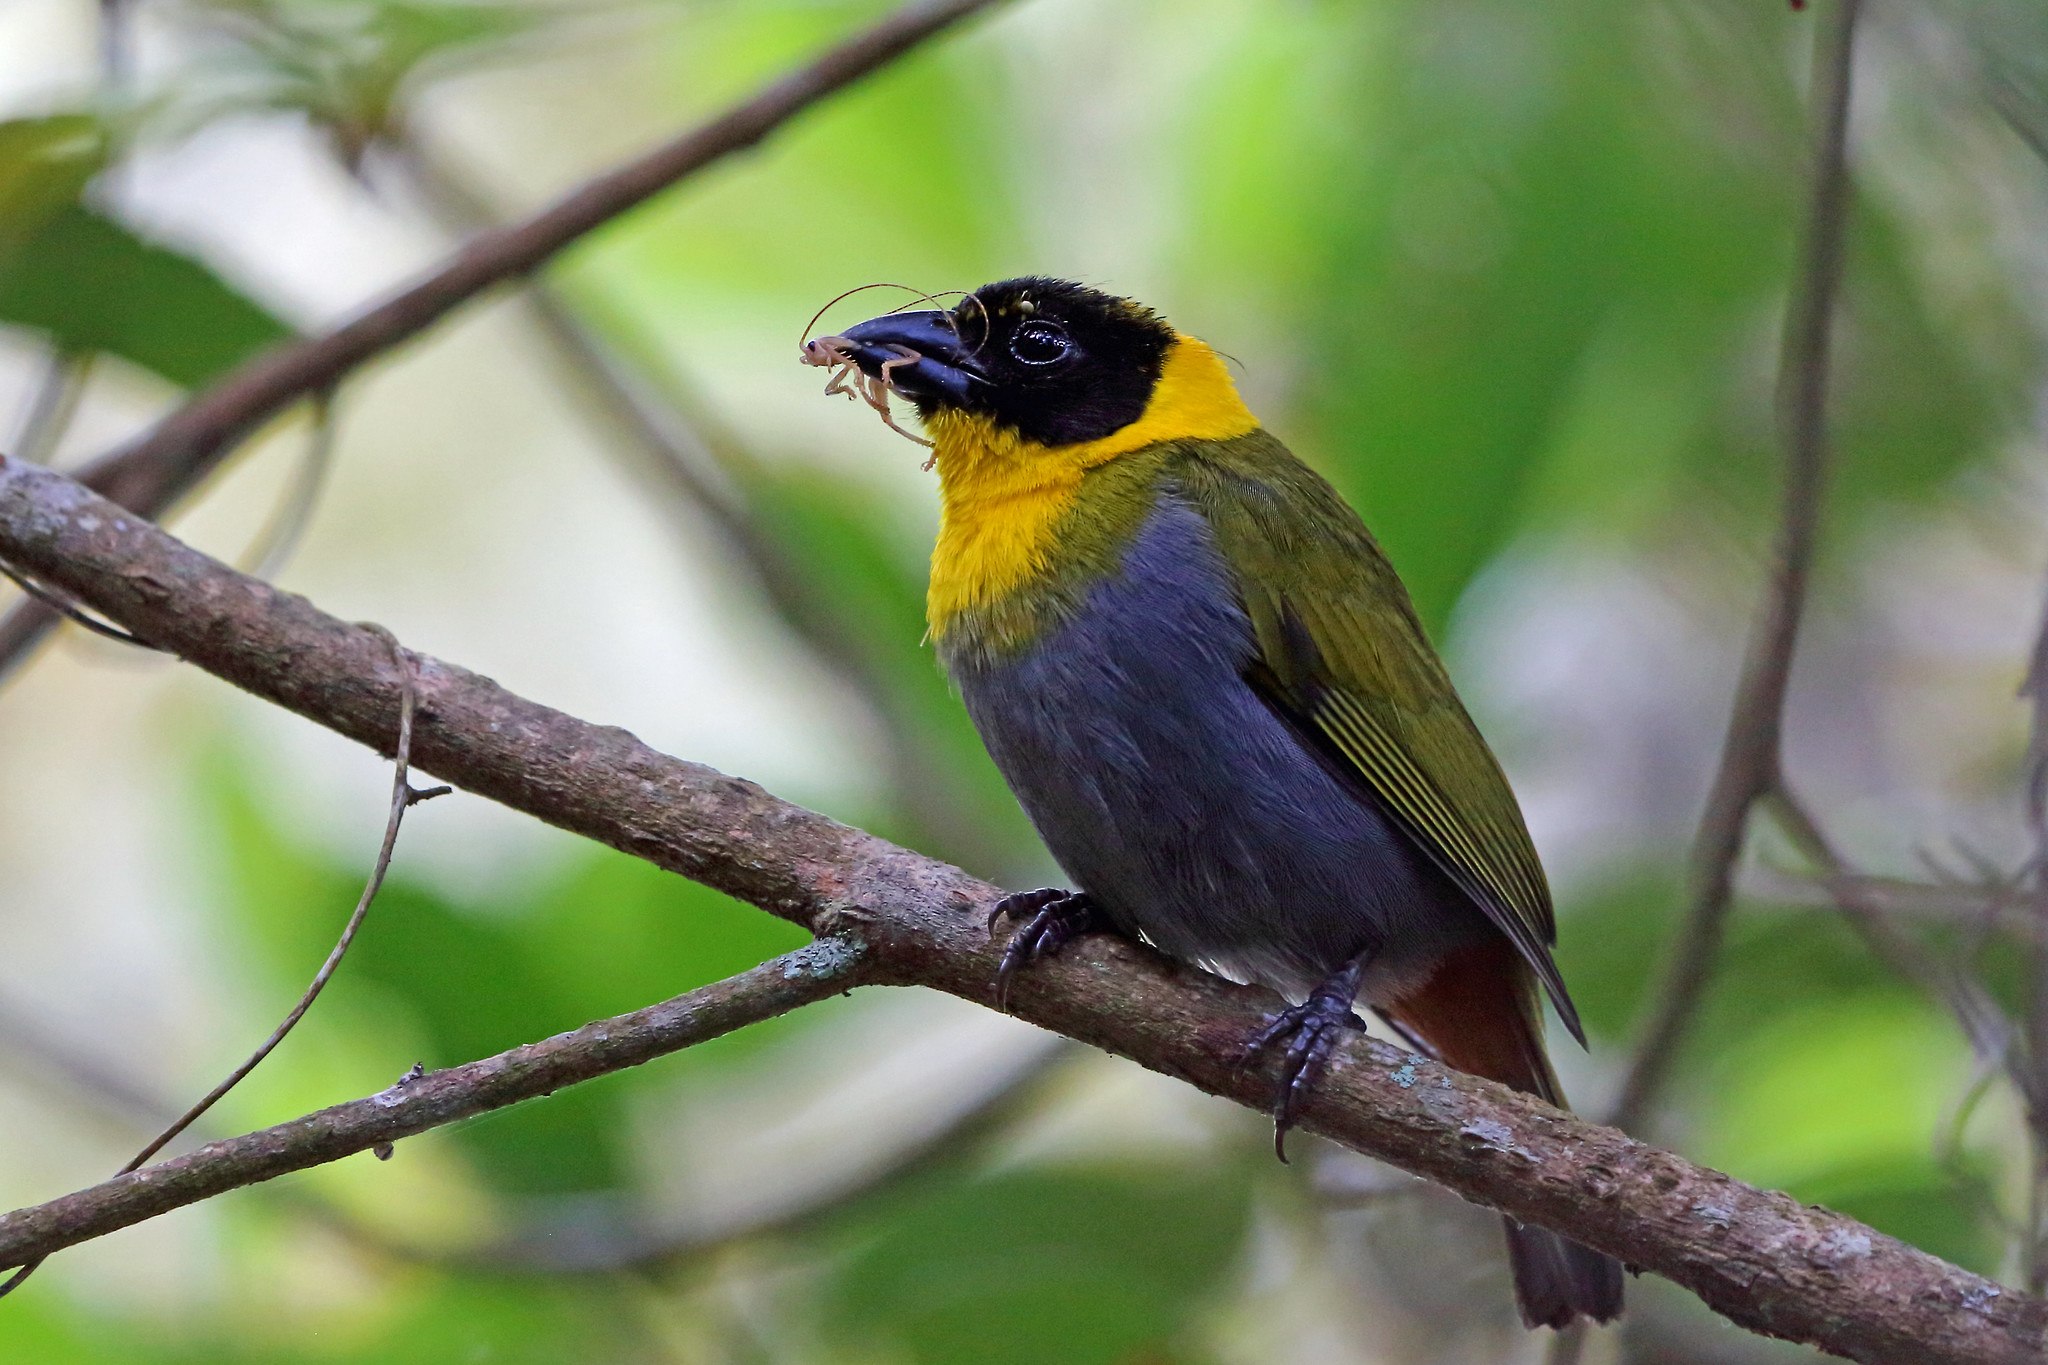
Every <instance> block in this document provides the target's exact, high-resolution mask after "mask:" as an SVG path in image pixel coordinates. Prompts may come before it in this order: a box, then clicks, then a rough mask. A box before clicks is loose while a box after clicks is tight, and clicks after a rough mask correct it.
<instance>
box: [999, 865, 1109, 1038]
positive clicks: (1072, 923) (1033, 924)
mask: <svg viewBox="0 0 2048 1365" xmlns="http://www.w3.org/2000/svg"><path fill="white" fill-rule="evenodd" d="M1005 919H1012V920H1021V921H1023V927H1022V928H1020V929H1018V930H1017V932H1016V933H1014V934H1012V935H1011V936H1010V944H1009V946H1008V947H1007V948H1005V949H1003V962H1002V965H1001V966H1000V967H997V968H996V1008H997V1009H1004V1010H1006V1009H1008V1008H1009V1007H1010V981H1011V978H1013V977H1015V976H1016V975H1017V973H1018V972H1019V971H1020V970H1021V969H1023V968H1024V967H1025V966H1026V965H1028V964H1029V963H1032V962H1036V961H1037V960H1038V959H1039V958H1041V957H1051V956H1052V955H1053V954H1054V953H1057V952H1058V951H1059V950H1060V949H1062V948H1064V947H1066V946H1067V944H1069V943H1071V942H1073V941H1074V940H1075V939H1076V938H1079V937H1080V936H1081V935H1082V934H1092V933H1095V932H1097V931H1099V930H1103V929H1107V928H1108V927H1109V923H1108V921H1106V920H1105V919H1103V917H1102V911H1101V910H1100V909H1098V908H1097V907H1096V904H1095V902H1094V901H1092V900H1090V899H1089V897H1088V893H1087V892H1085V891H1066V890H1062V889H1061V888H1059V887H1055V886H1048V887H1044V888H1042V889H1040V890H1037V891H1019V892H1018V893H1017V894H1016V895H1014V896H1009V897H1006V898H1004V899H1003V900H1000V901H998V902H996V908H995V909H993V910H991V911H989V916H988V931H989V933H990V934H991V935H993V934H994V933H995V931H996V922H997V921H999V920H1005Z"/></svg>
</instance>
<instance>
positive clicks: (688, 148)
mask: <svg viewBox="0 0 2048 1365" xmlns="http://www.w3.org/2000/svg"><path fill="white" fill-rule="evenodd" d="M995 3H996V0H913V3H911V4H907V5H905V6H904V7H903V8H901V9H899V10H897V11H896V12H895V13H893V14H891V15H889V16H888V17H887V18H885V19H883V20H882V21H881V22H879V23H877V24H875V25H874V26H872V27H870V28H868V29H865V30H863V31H862V32H860V33H858V34H856V35H855V36H854V37H852V38H849V39H848V40H846V41H845V42H843V43H841V44H839V45H838V46H837V47H834V48H832V49H831V50H829V51H827V52H826V53H824V54H823V55H822V56H820V57H818V58H817V59H816V60H815V61H813V62H811V63H810V64H809V65H807V66H803V67H800V68H798V69H797V70H795V71H792V72H790V73H789V74H787V75H785V76H783V77H781V78H780V79H779V80H776V81H774V82H772V83H771V84H769V85H768V86H766V87H765V88H763V89H762V90H760V91H759V92H758V93H756V94H755V95H753V96H752V97H751V98H749V99H746V100H744V101H742V102H741V103H739V104H737V105H734V106H733V107H732V108H730V109H728V110H727V111H726V112H725V113H723V114H720V115H719V116H718V117H716V118H714V119H712V120H711V121H710V122H708V123H705V124H702V125H700V126H699V127H697V128H695V129H692V130H691V131H690V132H688V133H685V134H684V135H683V136H681V137H679V138H677V139H675V140H674V141H673V142H670V143H667V144H665V145H664V146H662V147H659V148H656V149H655V150H654V151H652V152H649V153H647V154H646V155H645V156H642V157H640V158H639V159H638V160H635V161H630V162H628V163H626V164H625V165H623V166H620V167H618V168H616V169H614V170H611V171H608V172H606V173H605V174H603V175H601V176H598V177H597V178H596V179H594V180H591V181H589V182H588V183H586V184H584V185H583V186H581V187H580V188H578V189H576V190H574V191H572V192H570V193H569V194H568V195H566V196H564V197H563V198H562V199H560V200H558V201H556V202H555V203H554V204H552V205H550V206H549V207H547V208H545V209H543V210H541V211H540V212H539V213H537V214H535V215H533V216H532V217H530V218H527V219H526V220H524V221H522V222H519V223H514V224H511V225H509V226H507V227H503V228H498V229H495V230H493V231H490V232H485V233H482V234H479V235H478V236H477V237H475V238H474V239H472V240H471V241H470V242H468V243H467V244H465V245H464V246H463V247H462V248H461V249H460V250H458V251H457V252H456V253H455V254H454V255H453V256H452V257H450V258H449V260H448V261H447V262H446V263H445V264H444V265H442V266H441V268H440V269H438V270H436V271H434V272H433V273H432V274H430V275H428V276H426V277H425V278H424V279H422V280H420V281H419V282H418V283H417V284H414V285H412V286H411V287H409V288H407V289H404V290H402V291H400V292H399V293H397V294H394V295H393V296H391V297H390V298H388V299H386V300H385V301H384V302H382V303H379V304H377V305H375V306H373V307H371V308H369V309H368V310H366V311H365V312H363V313H361V314H359V315H358V316H356V317H355V318H353V319H351V320H350V321H348V322H345V323H343V324H342V325H341V326H339V327H337V328H335V329H334V330H333V331H331V332H328V333H327V334H325V335H324V336H319V337H313V338H309V339H307V340H305V341H299V342H294V343H292V344H290V345H286V346H282V347H279V348H278V349H276V350H273V351H270V352H267V353H266V354H264V355H261V356H258V357H257V358H256V359H255V360H253V361H250V362H249V363H248V364H246V365H244V366H242V367H241V368H240V369H238V370H236V371H235V372H234V373H232V374H230V375H229V376H227V378H225V379H223V380H222V381H221V382H220V383H218V384H216V385H215V386H213V387H212V388H210V389H208V390H206V391H205V392H204V393H202V394H199V395H198V396H197V397H195V398H193V399H192V400H191V401H189V402H187V403H186V404H185V405H184V406H183V407H181V408H179V409H177V410H176V411H175V412H173V413H171V414H170V415H169V416H168V417H166V418H164V419H163V420H162V421H161V422H159V423H157V424H156V426H155V427H153V428H151V429H150V430H149V432H148V433H146V434H145V435H143V436H142V437H141V438H139V439H138V440H136V441H135V442H133V443H131V444H130V445H127V446H125V447H122V448H120V449H118V450H115V451H113V452H110V453H109V454H107V455H104V456H102V457H100V458H99V459H98V460H95V461H94V462H93V463H92V464H91V465H89V466H88V467H87V468H86V469H85V470H84V471H83V472H82V474H81V477H82V478H83V479H84V481H85V482H86V483H87V484H88V485H89V486H91V487H92V488H94V489H96V490H98V491H99V492H101V493H104V494H105V495H106V496H108V497H109V498H112V499H113V500H114V501H115V502H118V503H120V504H121V505H122V506H124V507H127V508H130V509H132V510H134V511H137V512H140V513H142V514H143V515H144V516H149V517H155V516H158V515H160V514H161V513H163V512H164V511H165V510H166V509H167V508H169V507H170V506H171V505H172V504H173V503H175V502H176V501H177V500H178V499H179V498H181V497H182V496H184V494H185V493H187V492H189V491H190V490H191V489H192V488H193V487H194V486H195V485H196V484H197V483H198V482H199V481H200V480H201V479H202V478H204V477H205V476H206V475H207V474H208V473H209V472H210V471H211V470H213V468H214V467H215V466H216V465H218V464H219V463H220V461H221V460H222V459H224V458H225V457H226V455H227V454H228V452H229V451H230V450H231V449H232V448H233V445H234V443H235V441H236V440H237V439H239V438H240V437H241V436H243V435H244V434H246V433H247V432H248V431H250V430H251V429H252V428H254V427H256V426H257V425H259V424H260V423H262V422H264V421H265V420H267V419H269V418H271V417H273V416H275V415H276V414H277V413H279V412H281V411H283V410H284V409H285V408H286V407H288V406H290V405H291V404H292V403H294V402H297V401H298V400H300V399H302V398H305V397H307V396H308V395H311V394H315V393H319V392H322V391H324V390H327V389H330V388H332V387H333V386H334V385H335V383H336V382H337V381H338V380H340V379H342V378H343V377H344V376H346V375H347V374H349V373H350V372H351V371H353V370H355V369H356V368H358V367H359V366H361V365H362V364H364V363H365V362H366V361H369V360H371V359H373V358H375V357H376V356H378V355H381V354H383V353H384V352H386V351H388V350H391V349H392V348H393V347H396V346H398V345H400V344H401V343H403V342H406V341H409V340H411V339H412V338H413V337H415V336H418V335H419V334H420V333H421V332H424V331H425V330H427V328H429V327H431V326H433V325H434V324H435V323H436V322H439V321H440V320H441V319H442V318H444V317H446V316H447V315H448V314H449V313H451V312H453V311H454V310H455V309H456V308H458V307H460V306H461V305H463V304H464V303H467V302H468V301H469V300H470V299H472V298H475V297H476V296H477V295H478V294H481V293H483V292H484V291H485V290H488V289H490V288H492V287H493V286H495V285H499V284H503V283H505V282H506V281H508V280H512V279H516V278H518V277H520V276H523V275H527V274H530V273H531V272H533V271H534V270H536V269H538V268H539V267H540V266H542V265H544V264H546V263H547V261H548V260H549V259H550V258H551V257H553V256H554V255H555V254H556V253H558V252H560V251H561V250H562V249H563V248H564V247H566V246H568V245H569V244H571V243H572V242H574V241H576V240H577V239H578V238H580V237H582V236H583V235H584V234H586V233H588V232H590V231H592V230H593V229H595V228H598V227H601V226H603V225H604V224H605V223H607V222H609V221H611V220H612V219H614V218H616V217H618V216H619V215H620V214H622V213H624V212H626V211H627V210H629V209H632V208H635V207H637V206H638V205H640V204H642V203H644V202H645V201H646V200H648V199H650V198H652V197H653V196H654V195H656V194H658V193H660V192H661V191H662V190H665V189H667V188H669V187H670V186H671V185H674V184H675V183H676V182H677V181H679V180H682V179H683V178H685V177H686V176H689V175H692V174H694V173H695V172H697V171H700V170H702V169H703V168H704V167H706V166H709V165H711V164H712V163H714V162H716V161H719V160H721V159H722V158H724V157H726V156H729V155H731V154H732V153H734V152H738V151H743V150H745V149H747V148H749V147H752V146H753V145H754V144H756V143H758V142H759V141H761V139H763V138H765V137H766V136H768V134H769V133H771V132H773V131H775V129H777V128H778V127H780V126H781V125H782V124H784V123H786V122H787V121H789V120H790V119H791V118H793V117H795V116H796V115H797V114H799V113H802V112H803V111H804V110H805V109H807V108H809V107H810V106H811V105H813V104H815V103H817V102H818V101H819V100H821V99H824V98H825V97H826V96H828V95H831V94H833V93H835V92H837V91H839V90H841V89H844V88H845V87H846V86H848V85H850V84H852V83H853V82H854V81H856V80H858V79H860V78H861V77H862V76H865V75H867V74H868V73H869V72H871V71H874V70H876V69H877V68H879V67H882V66H886V65H887V64H888V63H890V62H892V61H894V60H895V59H896V58H898V57H900V56H902V55H903V54H904V53H906V52H908V51H910V50H911V49H912V48H915V47H916V46H917V45H918V44H919V43H922V42H923V41H925V40H926V39H927V38H930V37H932V36H933V35H935V34H937V33H939V32H941V31H943V30H944V29H946V28H948V27H950V26H951V25H953V24H954V23H956V22H958V21H959V20H961V19H963V18H965V17H967V16H968V15H970V14H974V13H976V12H978V11H980V10H984V9H988V8H990V7H992V6H993V5H994V4H995ZM57 620H58V618H57V617H56V616H55V615H54V614H53V613H52V612H50V611H49V609H48V608H46V607H44V606H43V605H42V604H41V603H37V602H24V603H22V604H20V605H18V606H17V607H16V608H15V609H14V610H13V612H11V613H10V614H9V615H8V616H7V617H6V618H5V619H4V620H0V676H4V675H5V674H6V673H7V672H8V671H9V669H10V668H11V667H12V666H13V665H14V664H16V663H18V662H19V660H20V659H21V658H22V657H23V656H24V655H25V654H26V653H27V652H28V651H29V650H31V649H32V648H34V646H35V645H36V643H37V642H38V641H40V640H41V639H42V638H43V637H44V636H45V635H46V634H47V633H48V632H49V630H50V627H51V626H52V625H54V624H55V623H56V621H57Z"/></svg>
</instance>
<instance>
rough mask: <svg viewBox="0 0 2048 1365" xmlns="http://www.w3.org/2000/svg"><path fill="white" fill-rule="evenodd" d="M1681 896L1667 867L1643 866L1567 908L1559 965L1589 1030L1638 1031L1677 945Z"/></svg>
mask: <svg viewBox="0 0 2048 1365" xmlns="http://www.w3.org/2000/svg"><path fill="white" fill-rule="evenodd" d="M1679 894H1680V888H1679V886H1678V883H1677V879H1676V878H1675V876H1674V875H1673V874H1672V873H1671V872H1670V871H1669V870H1668V869H1663V868H1644V869H1641V870H1639V871H1636V872H1634V873H1631V874H1629V875H1625V876H1621V877H1617V878H1615V879H1613V880H1611V881H1608V882H1607V883H1605V884H1604V885H1602V886H1600V887H1597V888H1595V889H1593V890H1591V891H1589V892H1587V893H1584V894H1581V895H1576V896H1574V897H1572V898H1571V900H1570V902H1569V903H1568V904H1566V905H1564V906H1562V907H1561V910H1560V916H1559V926H1558V935H1557V963H1558V968H1559V970H1561V971H1562V972H1563V973H1564V979H1565V981H1566V982H1567V983H1568V984H1569V985H1570V987H1571V993H1572V1003H1573V1004H1575V1005H1577V1006H1578V1009H1579V1018H1580V1020H1581V1021H1582V1022H1583V1023H1584V1024H1585V1026H1586V1031H1587V1033H1588V1034H1589V1035H1593V1036H1597V1037H1602V1038H1609V1039H1627V1038H1629V1037H1631V1036H1633V1030H1634V1028H1635V1026H1636V1023H1637V1019H1638V1015H1639V1013H1640V1012H1641V1010H1642V1008H1643V1003H1644V1001H1645V999H1646V998H1647V997H1648V995H1649V992H1650V990H1651V989H1652V987H1653V986H1654V984H1655V983H1656V982H1657V980H1658V979H1659V978H1658V973H1659V972H1660V971H1661V970H1662V969H1663V967H1664V961H1665V957H1666V955H1667V954H1668V952H1669V951H1670V944H1669V940H1670V937H1671V931H1672V929H1673V927H1674V925H1675V924H1676V923H1677V918H1678V897H1679Z"/></svg>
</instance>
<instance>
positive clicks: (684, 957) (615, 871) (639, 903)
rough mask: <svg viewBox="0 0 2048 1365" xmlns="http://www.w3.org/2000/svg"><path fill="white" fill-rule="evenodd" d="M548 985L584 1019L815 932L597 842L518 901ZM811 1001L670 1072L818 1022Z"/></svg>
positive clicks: (679, 1061)
mask: <svg viewBox="0 0 2048 1365" xmlns="http://www.w3.org/2000/svg"><path fill="white" fill-rule="evenodd" d="M513 914H514V916H515V917H516V920H517V922H518V923H519V925H520V927H521V936H522V939H523V941H524V944H525V947H526V949H527V951H528V952H529V953H530V954H531V955H532V956H533V958H534V960H536V961H539V962H544V963H546V964H547V967H548V973H549V976H550V978H551V980H550V987H549V988H550V990H551V991H553V992H554V993H556V994H558V995H559V996H560V997H561V998H563V999H564V1000H565V1001H567V1002H569V1008H570V1012H571V1013H573V1014H574V1015H576V1016H577V1022H578V1023H582V1022H584V1021H585V1020H588V1019H594V1018H602V1017H604V1016H606V1015H612V1014H621V1013H624V1012H625V1011H627V1010H634V1009H639V1008H640V1007H641V1006H643V1005H651V1004H653V1003H655V1002H656V1001H658V1000H666V999H668V998H669V997H670V996H674V995H681V994H682V993H683V992H684V991H689V990H695V989H696V988H697V987H699V986H703V985H708V984H710V983H711V982H713V981H719V980H722V979H724V978H725V977H728V976H732V975H734V974H735V973H738V972H743V971H745V970H746V969H747V968H749V967H753V966H756V965H758V964H760V963H762V962H765V961H767V960H768V959H769V958H771V957H774V956H776V955H777V954H779V953H786V952H788V951H790V950H791V949H793V948H798V947H801V946H802V945H803V944H804V943H805V942H806V941H807V940H808V939H809V937H810V935H808V934H807V933H805V932H804V931H803V930H802V929H800V928H798V927H797V926H796V925H794V924H791V923H789V922H788V921H786V920H780V919H777V918H775V917H774V916H773V915H769V914H766V913H764V912H763V911H760V910H757V909H755V908H754V907H753V906H751V905H743V904H741V903H740V902H738V901H736V900H733V899H732V898H731V897H730V896H726V895H723V894H721V893H719V892H717V891H713V890H712V889H711V888H709V887H706V886H699V885H698V884H697V883H695V882H692V881H689V880H688V879H686V878H683V877H678V876H676V875H675V874H674V873H672V872H664V871H662V870H661V869H660V868H658V867H655V866H653V865H652V864H649V863H644V862H642V861H640V860H639V859H638V858H631V857H628V856H627V855H625V854H623V853H617V852H614V851H612V850H610V849H599V848H593V849H590V850H588V851H587V852H584V853H582V854H581V855H580V856H578V857H576V858H574V859H572V860H570V861H569V862H568V863H567V864H566V865H565V866H564V867H563V868H562V870H561V872H560V873H559V874H558V875H557V876H556V877H554V878H552V879H550V880H549V881H548V882H547V883H546V884H544V885H542V886H539V887H536V888H535V890H534V892H533V896H532V899H531V900H530V901H528V902H527V903H526V904H525V905H523V906H520V907H517V908H515V909H514V910H513ZM817 1008H820V1007H813V1010H806V1011H804V1012H802V1013H799V1014H790V1015H783V1016H781V1017H780V1018H776V1019H767V1020H763V1021H762V1022H761V1023H759V1024H756V1025H754V1026H752V1027H751V1028H747V1029H743V1030H741V1031H740V1032H738V1033H733V1034H728V1035H726V1036H725V1037H723V1038H715V1039H713V1040H711V1041H710V1042H708V1043H702V1044H699V1045H698V1046H696V1047H693V1048H691V1049H689V1050H688V1051H687V1052H685V1053H683V1054H682V1055H681V1056H679V1057H675V1058H671V1059H669V1060H668V1061H666V1062H664V1063H663V1074H664V1075H665V1076H666V1077H668V1078H669V1079H671V1080H673V1079H675V1078H677V1077H680V1076H685V1075H689V1074H692V1073H694V1072H696V1071H698V1070H699V1069H704V1068H710V1069H715V1068H717V1067H719V1066H721V1065H723V1064H725V1063H729V1062H734V1061H739V1060H742V1059H745V1058H749V1057H753V1056H755V1055H756V1054H757V1053H758V1051H759V1049H761V1048H763V1047H767V1046H771V1045H773V1044H774V1043H775V1042H776V1041H777V1040H780V1039H783V1038H786V1037H788V1036H789V1035H790V1034H791V1033H792V1032H797V1031H801V1030H803V1029H805V1028H809V1027H814V1026H817V1023H818V1020H817V1017H816V1015H815V1013H814V1011H815V1010H816V1009H817Z"/></svg>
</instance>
